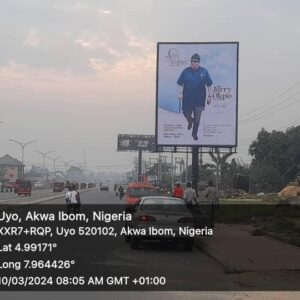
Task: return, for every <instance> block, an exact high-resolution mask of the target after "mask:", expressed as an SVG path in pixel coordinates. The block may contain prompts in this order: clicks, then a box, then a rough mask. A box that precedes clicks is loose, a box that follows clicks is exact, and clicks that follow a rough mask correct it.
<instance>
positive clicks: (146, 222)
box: [125, 196, 195, 250]
mask: <svg viewBox="0 0 300 300" xmlns="http://www.w3.org/2000/svg"><path fill="white" fill-rule="evenodd" d="M128 209H129V210H128ZM130 210H131V212H132V221H130V222H127V223H126V224H125V227H126V228H127V227H129V228H130V229H132V230H134V229H135V231H136V232H137V230H142V229H143V230H145V231H146V235H142V234H140V235H126V236H125V241H126V242H130V247H131V248H132V249H138V248H139V246H140V242H142V240H161V241H178V242H183V243H184V248H185V250H192V249H193V246H194V238H193V237H190V236H189V235H181V234H179V228H180V227H181V228H183V227H188V228H195V221H194V218H193V216H192V214H191V212H190V211H189V209H188V208H187V206H186V204H185V201H184V200H183V199H179V198H174V197H162V196H153V197H142V198H141V199H140V200H139V201H138V202H137V203H136V204H135V205H134V206H133V207H131V208H127V211H128V212H129V211H130ZM150 228H151V229H152V231H153V228H154V229H155V230H160V231H161V232H162V233H161V234H159V235H158V234H157V235H153V234H151V231H150ZM166 228H168V230H171V231H172V233H171V234H168V231H166V230H165V229H166ZM173 233H174V235H173Z"/></svg>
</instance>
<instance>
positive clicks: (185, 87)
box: [177, 53, 213, 141]
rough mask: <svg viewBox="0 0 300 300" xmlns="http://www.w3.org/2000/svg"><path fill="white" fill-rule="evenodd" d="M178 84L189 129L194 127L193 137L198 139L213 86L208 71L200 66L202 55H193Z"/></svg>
mask: <svg viewBox="0 0 300 300" xmlns="http://www.w3.org/2000/svg"><path fill="white" fill-rule="evenodd" d="M177 84H178V86H179V89H178V99H179V101H180V105H181V107H182V112H183V115H184V117H185V118H186V120H187V122H188V125H187V128H188V130H190V129H192V137H193V139H194V140H195V141H197V140H198V136H197V133H198V128H199V123H200V119H201V114H202V112H203V111H204V110H205V102H206V103H207V104H208V105H209V104H210V103H211V101H212V95H211V86H212V84H213V82H212V80H211V78H210V76H209V73H208V71H207V70H206V69H205V68H203V67H201V66H200V55H199V54H198V53H195V54H193V55H192V57H191V65H190V66H189V67H188V68H185V69H184V70H183V71H182V73H181V74H180V76H179V78H178V80H177ZM206 99H207V101H206Z"/></svg>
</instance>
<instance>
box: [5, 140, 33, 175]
mask: <svg viewBox="0 0 300 300" xmlns="http://www.w3.org/2000/svg"><path fill="white" fill-rule="evenodd" d="M9 141H11V142H15V143H16V144H18V145H19V146H20V147H21V148H22V166H21V168H22V170H21V178H22V179H23V178H24V149H25V147H26V146H28V145H29V144H32V143H34V142H36V141H29V142H26V143H21V142H19V141H17V140H14V139H9Z"/></svg>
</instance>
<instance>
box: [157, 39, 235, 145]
mask: <svg viewBox="0 0 300 300" xmlns="http://www.w3.org/2000/svg"><path fill="white" fill-rule="evenodd" d="M238 46H239V44H238V42H222V43H221V42H215V43H214V42H212V43H158V44H157V87H156V142H157V145H158V146H159V145H160V146H194V145H195V146H196V145H197V146H202V147H235V146H237V109H238Z"/></svg>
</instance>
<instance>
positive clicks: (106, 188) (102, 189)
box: [100, 184, 109, 191]
mask: <svg viewBox="0 0 300 300" xmlns="http://www.w3.org/2000/svg"><path fill="white" fill-rule="evenodd" d="M100 191H109V186H108V185H104V184H102V185H101V187H100Z"/></svg>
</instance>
